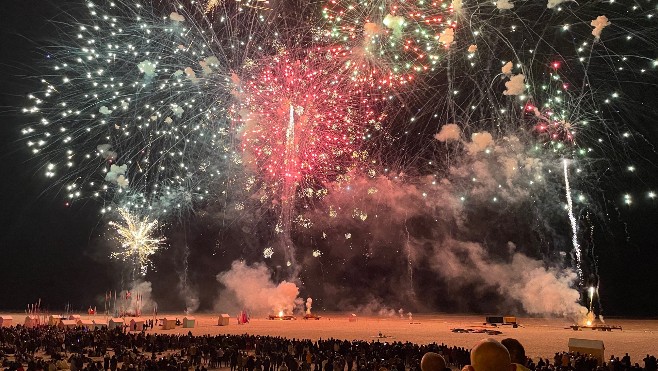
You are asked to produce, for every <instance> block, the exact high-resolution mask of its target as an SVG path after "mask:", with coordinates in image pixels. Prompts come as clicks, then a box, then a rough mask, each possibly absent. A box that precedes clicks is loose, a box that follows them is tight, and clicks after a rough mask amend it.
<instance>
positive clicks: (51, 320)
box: [48, 314, 64, 326]
mask: <svg viewBox="0 0 658 371" xmlns="http://www.w3.org/2000/svg"><path fill="white" fill-rule="evenodd" d="M63 319H64V317H62V316H58V315H55V314H53V315H51V316H50V317H48V325H49V326H58V325H59V323H60V322H62V320H63Z"/></svg>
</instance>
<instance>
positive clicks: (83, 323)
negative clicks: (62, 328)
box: [77, 319, 95, 330]
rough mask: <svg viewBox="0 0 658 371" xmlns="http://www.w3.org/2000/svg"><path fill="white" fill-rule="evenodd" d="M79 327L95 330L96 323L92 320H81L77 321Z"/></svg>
mask: <svg viewBox="0 0 658 371" xmlns="http://www.w3.org/2000/svg"><path fill="white" fill-rule="evenodd" d="M77 323H78V326H80V327H84V328H86V329H88V330H93V329H94V328H95V326H94V321H92V320H90V319H79V320H77Z"/></svg>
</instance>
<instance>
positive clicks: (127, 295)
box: [105, 290, 144, 301]
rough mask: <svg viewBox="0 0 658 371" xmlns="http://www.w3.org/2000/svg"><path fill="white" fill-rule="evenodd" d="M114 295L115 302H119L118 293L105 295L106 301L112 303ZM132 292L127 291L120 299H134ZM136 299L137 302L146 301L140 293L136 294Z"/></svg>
mask: <svg viewBox="0 0 658 371" xmlns="http://www.w3.org/2000/svg"><path fill="white" fill-rule="evenodd" d="M113 295H114V300H117V292H116V291H111V290H110V291H107V292H106V293H105V301H111V300H112V296H113ZM132 296H133V295H132V292H130V291H126V292H125V293H124V294H122V295H119V297H120V298H123V299H125V300H128V299H132ZM135 298H136V300H137V301H143V300H144V294H140V293H139V291H138V292H137V293H135Z"/></svg>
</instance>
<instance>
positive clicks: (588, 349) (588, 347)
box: [569, 338, 605, 365]
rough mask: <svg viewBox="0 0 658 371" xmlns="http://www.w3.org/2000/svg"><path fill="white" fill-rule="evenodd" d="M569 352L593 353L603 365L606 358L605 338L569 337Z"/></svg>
mask: <svg viewBox="0 0 658 371" xmlns="http://www.w3.org/2000/svg"><path fill="white" fill-rule="evenodd" d="M569 352H578V353H580V354H591V355H592V357H594V358H596V359H598V361H599V364H600V365H602V364H603V361H604V360H605V354H604V353H605V346H604V345H603V340H590V339H576V338H569Z"/></svg>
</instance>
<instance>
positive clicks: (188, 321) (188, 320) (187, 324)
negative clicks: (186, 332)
mask: <svg viewBox="0 0 658 371" xmlns="http://www.w3.org/2000/svg"><path fill="white" fill-rule="evenodd" d="M195 326H196V318H194V317H184V318H183V327H184V328H194V327H195Z"/></svg>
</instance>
